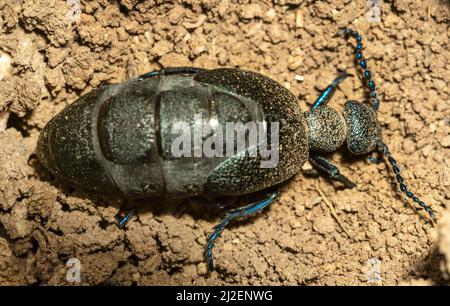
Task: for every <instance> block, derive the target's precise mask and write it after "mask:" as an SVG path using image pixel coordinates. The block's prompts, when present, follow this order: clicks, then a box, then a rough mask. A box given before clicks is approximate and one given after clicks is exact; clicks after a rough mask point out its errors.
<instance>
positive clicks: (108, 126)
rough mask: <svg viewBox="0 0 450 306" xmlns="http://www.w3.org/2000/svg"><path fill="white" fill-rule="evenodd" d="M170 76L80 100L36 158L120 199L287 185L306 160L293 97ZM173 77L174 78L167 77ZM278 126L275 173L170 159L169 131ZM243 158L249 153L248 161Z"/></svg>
mask: <svg viewBox="0 0 450 306" xmlns="http://www.w3.org/2000/svg"><path fill="white" fill-rule="evenodd" d="M176 69H179V68H173V70H168V72H166V73H164V72H162V73H159V74H157V75H149V76H147V77H141V78H136V79H133V80H130V81H128V82H125V83H122V84H114V85H108V86H105V87H102V88H99V89H96V90H94V91H92V92H90V93H88V94H87V95H85V96H83V97H81V98H80V99H78V100H77V101H75V102H74V103H73V104H71V105H70V106H68V107H67V108H65V109H64V110H63V111H62V112H61V113H59V114H58V115H57V116H55V117H54V118H53V119H52V120H51V121H50V122H49V123H48V125H47V126H46V127H45V128H44V130H43V131H42V133H41V135H40V138H39V142H38V149H37V154H38V157H39V159H40V160H41V162H42V163H43V164H44V165H45V167H46V168H48V169H49V170H50V171H51V172H53V174H54V175H55V176H56V177H58V178H59V179H61V180H63V181H65V182H67V183H69V184H71V185H75V186H77V187H81V188H84V189H88V190H92V191H95V192H99V193H104V194H108V195H122V196H125V197H127V198H146V197H155V196H164V197H189V196H201V195H204V196H209V195H213V196H214V195H220V196H222V195H225V196H226V195H242V194H247V193H252V192H255V191H258V190H262V189H265V188H267V187H270V186H273V185H275V184H278V183H280V182H283V181H285V180H287V179H288V178H290V177H291V176H292V175H294V174H295V173H297V172H298V171H299V170H300V167H301V166H302V165H303V163H304V162H305V161H306V160H307V158H308V152H309V149H308V139H307V126H306V120H305V118H304V116H303V114H302V112H301V111H300V109H299V107H298V102H297V99H296V97H295V96H294V95H293V94H292V93H290V92H289V91H288V90H287V89H286V88H284V87H283V86H281V85H280V84H278V83H277V82H275V81H273V80H272V79H270V78H268V77H265V76H263V75H261V74H258V73H254V72H248V71H243V70H239V69H213V70H198V71H193V72H192V73H191V72H190V71H187V70H180V71H181V72H179V73H178V72H177V71H178V70H176ZM174 71H175V72H174ZM199 114H200V115H201V120H202V121H203V123H205V122H210V121H211V120H215V121H214V122H217V124H219V125H223V124H225V122H230V121H231V122H236V121H242V122H244V123H245V122H249V121H255V122H274V121H276V122H279V123H280V135H279V143H280V148H282V149H280V151H279V152H280V156H279V164H278V166H277V167H276V168H261V167H260V158H259V157H249V156H248V154H246V153H248V150H253V149H255V148H251V147H246V148H245V151H242V152H237V154H236V155H235V156H232V157H212V158H205V157H203V158H202V157H194V156H192V157H181V158H175V157H173V156H172V154H171V151H170V148H171V144H172V143H173V141H174V138H175V137H176V135H174V134H173V133H172V131H171V128H172V127H173V124H174V123H176V122H180V121H184V122H188V123H189V128H190V129H191V130H194V129H195V128H196V126H197V125H199V124H200V123H202V122H198V119H195V117H194V115H199ZM246 151H247V152H246Z"/></svg>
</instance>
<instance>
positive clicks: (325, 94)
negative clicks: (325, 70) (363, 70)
mask: <svg viewBox="0 0 450 306" xmlns="http://www.w3.org/2000/svg"><path fill="white" fill-rule="evenodd" d="M348 76H351V74H349V73H347V72H345V71H344V72H341V73H340V74H339V76H338V77H337V78H336V79H334V81H333V82H332V83H331V84H330V85H328V87H327V88H325V90H324V91H322V93H321V94H320V96H319V97H318V98H317V100H316V101H315V102H314V104H313V105H312V106H311V110H313V109H316V108H318V107H319V106H320V105H325V104H327V103H328V101H330V99H331V97H332V96H333V94H334V92H335V91H336V88H337V86H338V85H339V84H341V82H342V81H343V80H345V78H346V77H348Z"/></svg>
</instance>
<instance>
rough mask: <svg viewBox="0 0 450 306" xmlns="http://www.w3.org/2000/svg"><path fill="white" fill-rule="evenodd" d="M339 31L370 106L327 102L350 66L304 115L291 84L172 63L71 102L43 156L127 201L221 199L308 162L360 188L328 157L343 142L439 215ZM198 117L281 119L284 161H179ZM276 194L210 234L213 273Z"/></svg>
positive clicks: (62, 172)
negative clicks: (414, 185) (397, 147)
mask: <svg viewBox="0 0 450 306" xmlns="http://www.w3.org/2000/svg"><path fill="white" fill-rule="evenodd" d="M338 34H340V35H344V36H352V37H354V38H355V39H356V42H357V45H356V47H355V56H356V59H357V61H358V63H359V65H360V66H361V68H362V69H363V71H364V79H365V83H366V85H367V88H368V89H369V90H370V95H371V98H372V104H371V106H369V105H367V104H363V103H360V102H357V101H347V102H346V103H345V105H344V113H343V115H341V114H339V113H338V112H337V111H336V110H334V109H333V108H330V107H328V106H326V104H327V103H328V101H329V100H330V98H331V96H332V95H333V93H334V91H335V90H336V88H337V86H338V85H339V84H340V83H341V82H342V81H343V80H344V79H345V78H346V77H347V76H348V74H347V73H345V72H343V73H341V74H340V75H339V76H338V77H337V78H336V79H335V80H334V81H333V82H332V83H331V84H330V85H329V86H328V87H327V88H326V89H325V90H324V91H323V92H322V93H321V95H320V96H319V97H318V98H317V100H316V101H315V102H314V104H313V105H312V107H311V109H310V110H309V111H307V112H305V113H302V112H301V111H300V108H299V106H298V100H297V98H296V97H295V96H294V95H293V94H292V93H291V92H290V91H289V90H287V89H286V88H284V87H283V86H281V85H280V84H278V83H277V82H275V81H274V80H272V79H270V78H268V77H265V76H263V75H261V74H259V73H255V72H249V71H243V70H239V69H233V68H220V69H211V70H209V69H200V68H187V67H179V68H168V69H163V70H160V71H154V72H150V73H147V74H144V75H142V76H140V77H138V78H135V79H132V80H130V81H128V82H125V83H122V84H114V85H108V86H104V87H102V88H99V89H96V90H93V91H91V92H90V93H88V94H86V95H84V96H82V97H81V98H80V99H78V100H77V101H76V102H74V103H73V104H71V105H70V106H68V107H66V108H65V109H64V110H63V111H62V112H61V113H59V114H58V115H57V116H55V117H54V118H53V119H52V120H51V121H50V122H49V123H48V124H47V126H46V127H45V128H44V129H43V131H42V132H41V134H40V137H39V141H38V147H37V155H38V158H39V160H40V161H41V162H42V164H43V165H44V166H45V167H46V168H47V169H48V170H50V171H51V172H52V173H53V174H54V175H55V176H56V177H57V178H59V179H60V180H62V181H65V182H67V183H68V184H71V185H74V186H78V187H81V188H84V189H89V190H92V191H96V192H100V193H105V194H110V195H118V196H125V197H127V198H146V197H155V196H165V197H178V198H183V197H190V196H204V197H208V198H214V197H215V196H239V195H244V194H249V193H254V192H257V191H260V190H263V189H268V188H270V187H273V186H276V185H277V184H279V183H282V182H284V181H286V180H287V179H289V178H290V177H292V176H293V175H294V174H296V173H297V172H299V171H300V169H301V167H302V165H303V164H304V163H305V162H306V161H307V160H308V159H309V160H310V162H311V163H312V165H313V166H314V167H316V168H317V169H319V170H320V171H322V172H324V173H325V174H326V175H328V176H329V178H330V179H332V180H336V181H339V182H341V183H342V184H343V185H344V186H345V187H347V188H353V187H355V186H356V185H355V184H354V183H353V182H352V181H350V180H349V179H348V178H346V177H345V176H344V175H342V174H341V172H340V170H339V169H338V167H336V166H335V165H333V164H332V163H331V162H330V161H329V160H327V159H326V158H325V157H323V156H322V155H321V153H323V152H332V151H335V150H336V149H338V148H339V147H341V146H342V145H343V144H344V143H346V145H347V148H348V150H349V151H350V152H351V153H353V154H356V155H361V154H368V153H371V152H375V151H378V152H380V153H381V154H382V155H384V156H385V157H386V158H387V159H388V162H389V164H390V165H391V168H392V170H393V171H394V173H395V175H396V180H397V182H398V184H399V187H400V190H401V191H402V192H404V193H405V194H406V196H407V197H408V198H411V199H412V200H413V201H414V202H415V203H416V204H418V205H419V206H421V207H422V208H424V209H425V210H426V211H427V212H428V214H429V215H430V217H431V218H432V219H433V220H434V219H435V216H434V213H433V211H432V209H431V208H430V207H429V206H427V205H426V204H425V203H424V202H422V201H421V200H420V199H419V198H418V197H417V196H415V195H414V194H413V193H412V192H411V191H409V190H408V188H407V187H406V185H405V183H404V180H403V177H402V176H401V175H400V168H399V166H398V165H397V162H396V161H395V159H394V158H393V157H392V155H391V153H390V151H389V149H388V147H387V146H386V145H385V144H384V143H383V142H382V140H381V133H380V126H379V123H378V119H377V110H378V106H379V102H378V98H377V94H376V91H375V84H374V82H373V80H372V79H371V73H370V71H369V70H368V69H367V65H366V61H365V59H364V58H363V56H362V44H361V41H362V38H361V36H360V35H359V34H358V33H357V32H356V31H353V30H349V29H343V30H341V31H339V32H338ZM194 114H201V115H202V117H201V118H202V119H201V120H206V121H208V120H211V119H214V120H216V121H217V123H218V125H224V124H225V123H226V122H238V121H239V122H244V123H245V122H250V121H253V122H267V123H271V122H278V123H279V145H278V151H279V163H278V165H277V166H276V167H274V168H262V167H260V161H261V157H260V156H256V157H250V156H249V152H250V151H251V150H254V149H255V147H251V146H246V147H245V148H244V150H242V151H240V152H236V154H235V155H233V156H231V157H212V158H205V157H203V158H198V157H181V158H175V157H174V156H173V155H172V154H171V144H172V142H173V141H174V137H175V136H174V135H173V134H172V133H171V126H172V125H173V124H174V123H175V122H177V121H185V122H189V128H190V129H194V128H195V126H196V125H197V124H199V122H195V120H193V115H194ZM260 145H261V143H260V142H258V143H257V144H256V146H260ZM372 160H374V159H373V158H372ZM277 194H278V192H268V194H267V196H266V198H265V199H263V200H261V201H258V202H255V203H252V204H249V205H247V206H244V207H240V208H237V209H232V210H229V211H228V212H227V214H226V216H225V217H224V219H223V220H222V221H221V222H220V223H219V224H218V225H216V226H215V227H214V231H213V233H212V234H211V235H209V237H208V242H207V245H206V248H205V256H206V260H207V266H208V270H209V271H211V270H212V268H213V261H212V249H213V247H214V244H215V242H216V240H217V239H218V237H219V236H220V234H221V232H222V231H223V230H224V228H225V227H226V226H227V224H228V223H229V222H230V221H231V220H233V219H235V218H240V217H245V216H247V215H250V214H253V213H256V212H258V211H261V210H262V209H263V208H265V207H267V206H268V205H270V204H271V203H272V202H273V201H274V200H275V198H276V197H277ZM130 216H131V212H130V213H128V214H126V215H125V216H124V217H123V218H122V219H121V220H120V221H119V224H120V226H123V225H124V224H125V223H126V222H127V221H128V220H129V218H130Z"/></svg>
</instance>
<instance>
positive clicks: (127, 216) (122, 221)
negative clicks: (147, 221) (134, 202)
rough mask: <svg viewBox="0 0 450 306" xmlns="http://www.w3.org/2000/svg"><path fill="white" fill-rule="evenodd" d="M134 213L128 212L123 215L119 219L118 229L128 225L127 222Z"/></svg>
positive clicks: (133, 211) (132, 211)
mask: <svg viewBox="0 0 450 306" xmlns="http://www.w3.org/2000/svg"><path fill="white" fill-rule="evenodd" d="M135 213H136V211H135V210H134V209H132V210H129V211H127V212H126V213H125V215H124V216H122V217H119V227H120V228H122V227H124V226H125V224H127V223H128V221H130V219H131V217H132V216H133V215H134V214H135Z"/></svg>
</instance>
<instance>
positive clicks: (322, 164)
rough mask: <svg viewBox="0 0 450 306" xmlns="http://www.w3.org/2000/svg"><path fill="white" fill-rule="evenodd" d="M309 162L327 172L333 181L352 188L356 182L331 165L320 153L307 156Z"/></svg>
mask: <svg viewBox="0 0 450 306" xmlns="http://www.w3.org/2000/svg"><path fill="white" fill-rule="evenodd" d="M309 161H310V162H311V164H312V165H313V166H314V167H316V168H317V169H319V170H320V171H322V172H325V173H326V174H328V177H329V178H330V179H332V180H334V181H338V182H341V183H342V184H344V186H345V187H346V188H354V187H356V184H355V183H353V182H352V181H351V180H349V179H348V178H346V177H345V176H344V175H342V174H341V171H340V170H339V168H338V167H337V166H335V165H333V164H332V163H331V162H330V161H329V160H328V159H326V158H325V157H323V156H320V155H311V156H310V157H309Z"/></svg>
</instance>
